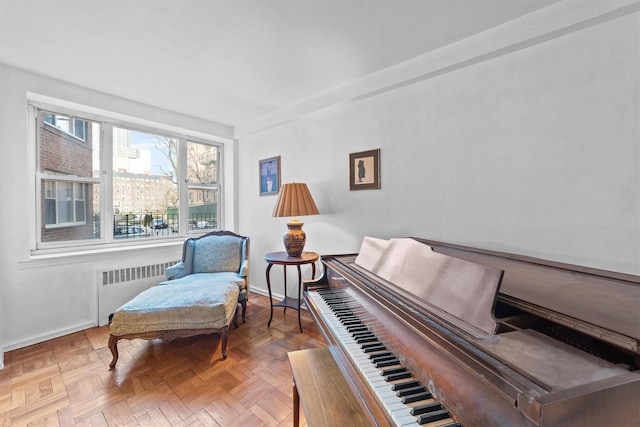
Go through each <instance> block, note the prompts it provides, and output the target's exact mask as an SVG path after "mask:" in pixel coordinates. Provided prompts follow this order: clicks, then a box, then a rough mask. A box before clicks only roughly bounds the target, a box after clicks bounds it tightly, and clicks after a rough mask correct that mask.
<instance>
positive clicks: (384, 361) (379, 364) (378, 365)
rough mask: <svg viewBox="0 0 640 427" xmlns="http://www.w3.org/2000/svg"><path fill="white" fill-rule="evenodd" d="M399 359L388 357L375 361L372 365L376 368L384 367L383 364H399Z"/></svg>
mask: <svg viewBox="0 0 640 427" xmlns="http://www.w3.org/2000/svg"><path fill="white" fill-rule="evenodd" d="M399 364H400V361H399V360H398V359H389V360H381V361H379V362H375V363H374V364H373V366H375V367H376V368H384V367H385V366H394V365H399Z"/></svg>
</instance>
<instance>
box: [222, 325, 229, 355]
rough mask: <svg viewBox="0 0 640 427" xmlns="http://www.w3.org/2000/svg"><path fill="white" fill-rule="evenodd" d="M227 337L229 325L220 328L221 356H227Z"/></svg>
mask: <svg viewBox="0 0 640 427" xmlns="http://www.w3.org/2000/svg"><path fill="white" fill-rule="evenodd" d="M228 338H229V327H228V326H225V327H224V328H222V329H221V330H220V340H221V341H222V358H223V359H226V358H227V339H228Z"/></svg>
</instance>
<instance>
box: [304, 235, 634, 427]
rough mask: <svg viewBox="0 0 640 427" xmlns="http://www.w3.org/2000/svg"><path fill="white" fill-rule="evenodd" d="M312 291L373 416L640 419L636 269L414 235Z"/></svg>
mask: <svg viewBox="0 0 640 427" xmlns="http://www.w3.org/2000/svg"><path fill="white" fill-rule="evenodd" d="M321 260H322V264H323V274H322V277H320V278H319V279H317V280H310V281H306V282H305V284H304V294H303V295H304V296H303V299H304V302H305V303H306V305H307V307H308V308H309V310H310V312H311V314H312V316H313V318H314V320H315V322H317V324H318V326H319V328H320V330H321V332H322V334H323V336H324V338H325V340H326V341H327V344H328V348H329V350H330V351H331V354H332V356H333V358H334V360H335V362H336V364H337V365H338V367H339V368H340V372H341V373H342V375H344V377H345V378H346V380H347V383H348V384H349V388H350V393H353V394H354V395H355V396H356V398H357V401H358V402H359V405H360V406H361V407H362V409H363V410H364V411H365V413H366V414H367V417H368V418H367V419H368V421H367V422H368V423H369V424H370V425H379V426H393V425H420V424H422V425H427V426H431V427H436V426H438V427H440V426H447V427H459V426H464V427H472V426H482V427H485V426H487V427H488V426H499V427H510V426H527V427H529V426H558V427H572V426H575V427H585V426H594V427H596V426H597V427H601V426H640V370H639V368H640V350H639V348H640V347H639V341H640V277H638V276H633V275H629V274H623V273H617V272H609V271H603V270H597V269H593V268H586V267H581V266H575V265H569V264H563V263H558V262H552V261H546V260H542V259H536V258H531V257H524V256H519V255H515V254H507V253H500V252H495V251H487V250H482V249H477V248H471V247H464V246H459V245H453V244H447V243H444V242H437V241H431V240H425V239H419V238H402V239H389V240H383V239H375V238H369V237H365V239H364V240H363V243H362V247H361V249H360V252H359V253H357V254H349V255H325V256H322V258H321Z"/></svg>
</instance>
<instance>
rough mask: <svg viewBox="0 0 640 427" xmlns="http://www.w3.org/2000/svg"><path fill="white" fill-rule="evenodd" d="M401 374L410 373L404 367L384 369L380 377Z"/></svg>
mask: <svg viewBox="0 0 640 427" xmlns="http://www.w3.org/2000/svg"><path fill="white" fill-rule="evenodd" d="M400 372H408V371H407V368H405V367H404V366H399V367H397V368H389V369H383V370H382V371H380V375H382V376H383V377H386V376H387V375H391V374H397V373H400Z"/></svg>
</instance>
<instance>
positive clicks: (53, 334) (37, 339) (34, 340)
mask: <svg viewBox="0 0 640 427" xmlns="http://www.w3.org/2000/svg"><path fill="white" fill-rule="evenodd" d="M95 326H96V322H95V321H93V322H86V323H80V324H78V325H74V326H70V327H68V328H62V329H57V330H54V331H48V332H46V333H44V334H40V335H33V336H31V337H27V338H22V339H19V340H15V341H11V342H8V343H5V344H4V345H5V347H4V351H11V350H17V349H19V348H24V347H28V346H30V345H34V344H38V343H41V342H44V341H48V340H51V339H54V338H58V337H62V336H64V335H69V334H72V333H74V332H78V331H83V330H85V329H89V328H93V327H95ZM2 355H3V359H2V361H3V362H4V353H2Z"/></svg>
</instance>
